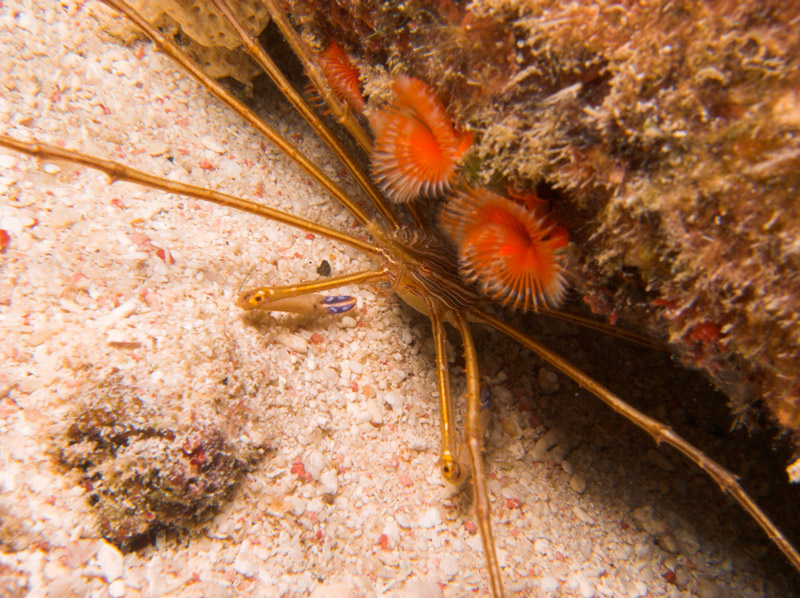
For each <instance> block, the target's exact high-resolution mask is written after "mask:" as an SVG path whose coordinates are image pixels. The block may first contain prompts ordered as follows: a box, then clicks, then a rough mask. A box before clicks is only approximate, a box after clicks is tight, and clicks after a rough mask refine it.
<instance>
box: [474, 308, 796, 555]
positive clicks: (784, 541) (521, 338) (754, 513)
mask: <svg viewBox="0 0 800 598" xmlns="http://www.w3.org/2000/svg"><path fill="white" fill-rule="evenodd" d="M471 316H472V317H473V319H474V320H475V321H477V322H481V323H483V324H487V325H489V326H491V327H492V328H494V329H495V330H497V331H499V332H502V333H503V334H505V335H507V336H508V337H510V338H513V339H514V340H515V341H517V342H518V343H520V344H521V345H523V346H525V347H527V348H528V349H530V350H531V351H533V352H534V353H536V354H537V355H538V356H539V357H541V358H542V359H544V360H545V361H546V362H548V363H549V364H550V365H552V366H553V367H555V368H558V369H559V370H561V371H562V372H564V373H565V374H566V375H567V376H569V377H570V378H572V379H573V380H574V381H575V382H577V383H578V384H579V385H580V386H582V387H583V388H585V389H586V390H588V391H589V392H591V393H592V394H593V395H595V396H596V397H597V398H598V399H600V400H601V401H603V402H604V403H605V404H606V405H608V406H609V407H611V408H612V409H613V410H614V411H616V412H617V413H619V414H620V415H621V416H623V417H624V418H625V419H627V420H629V421H631V422H633V423H634V424H636V425H637V426H638V427H640V428H641V429H643V430H644V431H645V432H647V433H648V434H650V435H651V436H652V437H653V438H654V439H655V441H656V443H657V444H661V443H662V442H666V443H667V444H668V445H670V446H672V447H673V448H675V449H677V450H678V451H679V452H680V453H682V454H683V455H684V456H685V457H686V458H688V459H689V460H690V461H692V462H693V463H695V464H696V465H697V466H698V467H699V468H700V469H702V470H703V471H705V472H706V473H707V474H708V475H709V476H711V478H712V479H713V480H714V481H715V482H716V483H717V484H718V485H719V487H720V488H721V489H722V491H723V492H725V493H726V494H730V495H731V496H733V497H734V498H735V499H736V501H737V502H738V503H739V504H740V505H741V506H742V508H743V509H744V510H745V511H747V512H748V513H749V514H750V516H751V517H752V518H753V519H755V521H756V522H757V523H758V525H759V526H761V529H763V530H764V532H765V533H766V534H767V537H769V539H770V540H771V541H772V542H774V543H775V544H776V545H777V546H778V548H780V549H781V551H782V552H783V554H784V555H786V558H787V559H789V562H790V563H792V565H794V567H795V568H797V569H800V553H798V552H797V549H796V548H795V547H794V546H792V544H791V542H789V540H788V538H786V536H784V535H783V533H782V532H781V531H780V529H778V527H777V526H776V525H775V524H774V523H773V522H772V521H771V520H770V519H769V517H767V515H766V513H764V511H762V510H761V508H760V507H759V506H758V505H757V504H756V503H755V501H754V500H753V499H752V498H750V496H749V495H748V494H747V493H746V492H745V491H744V489H743V488H742V487H741V485H740V484H739V482H738V481H737V479H736V476H734V475H733V474H732V473H731V472H730V471H728V470H727V469H725V468H724V467H722V466H721V465H720V464H719V463H717V462H716V461H713V460H711V459H710V458H709V457H708V456H707V455H706V454H705V453H704V452H703V451H701V450H700V449H698V448H697V447H695V446H693V445H692V444H690V443H689V442H687V441H686V440H684V439H683V438H681V437H680V436H678V434H676V433H675V432H674V431H673V430H672V429H671V428H669V427H668V426H665V425H664V424H662V423H661V422H659V421H657V420H655V419H653V418H651V417H648V416H647V415H645V414H644V413H642V412H641V411H639V410H638V409H635V408H633V407H631V406H630V405H628V404H627V403H626V402H625V401H623V400H622V399H620V398H619V397H617V396H616V395H615V394H614V393H612V392H611V391H610V390H608V389H607V388H605V387H604V386H603V385H601V384H600V383H599V382H597V381H596V380H594V379H593V378H591V377H590V376H588V375H587V374H585V373H583V372H582V371H581V370H579V369H578V368H576V367H575V366H574V365H572V364H571V363H570V362H568V361H567V360H566V359H564V358H563V357H561V356H560V355H558V354H557V353H555V352H554V351H551V350H550V349H548V348H547V347H545V346H544V345H542V344H540V343H538V342H536V341H535V340H534V339H532V338H530V337H529V336H527V335H525V334H523V333H522V332H520V331H519V330H517V329H516V328H514V327H513V326H511V325H509V324H506V323H505V322H502V321H501V320H498V319H497V318H495V317H494V316H492V315H489V314H488V313H485V312H482V311H478V310H473V311H472V313H471Z"/></svg>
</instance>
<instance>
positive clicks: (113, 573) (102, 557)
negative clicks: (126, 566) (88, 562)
mask: <svg viewBox="0 0 800 598" xmlns="http://www.w3.org/2000/svg"><path fill="white" fill-rule="evenodd" d="M97 564H98V565H100V571H101V572H102V573H103V577H105V578H106V581H107V582H108V583H111V582H112V581H114V580H115V579H119V578H120V577H122V567H123V562H122V553H121V552H120V551H119V550H117V548H116V547H114V546H112V545H111V544H109V543H108V542H104V541H100V547H99V548H98V549H97Z"/></svg>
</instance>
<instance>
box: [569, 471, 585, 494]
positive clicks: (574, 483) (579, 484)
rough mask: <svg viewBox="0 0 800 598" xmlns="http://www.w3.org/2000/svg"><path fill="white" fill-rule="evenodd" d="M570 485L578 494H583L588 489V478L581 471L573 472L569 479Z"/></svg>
mask: <svg viewBox="0 0 800 598" xmlns="http://www.w3.org/2000/svg"><path fill="white" fill-rule="evenodd" d="M569 487H570V488H572V489H573V490H574V491H575V492H577V493H578V494H583V493H584V492H585V491H586V478H584V477H583V476H582V475H581V474H579V473H575V474H572V477H571V478H570V479H569Z"/></svg>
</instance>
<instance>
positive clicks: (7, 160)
mask: <svg viewBox="0 0 800 598" xmlns="http://www.w3.org/2000/svg"><path fill="white" fill-rule="evenodd" d="M18 162H19V160H17V159H16V158H15V157H14V156H9V155H8V154H0V168H2V169H4V170H11V169H12V168H14V167H15V166H16V165H17V163H18Z"/></svg>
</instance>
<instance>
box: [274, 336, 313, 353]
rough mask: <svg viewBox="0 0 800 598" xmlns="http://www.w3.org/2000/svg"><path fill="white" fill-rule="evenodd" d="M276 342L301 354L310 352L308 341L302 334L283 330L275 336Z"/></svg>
mask: <svg viewBox="0 0 800 598" xmlns="http://www.w3.org/2000/svg"><path fill="white" fill-rule="evenodd" d="M275 342H276V343H278V344H280V345H283V346H284V347H286V348H287V349H290V350H292V351H294V352H295V353H300V354H301V355H305V354H306V353H308V343H307V342H306V339H304V338H303V337H302V336H298V335H296V334H291V333H289V332H281V333H280V334H278V335H277V336H276V337H275Z"/></svg>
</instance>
